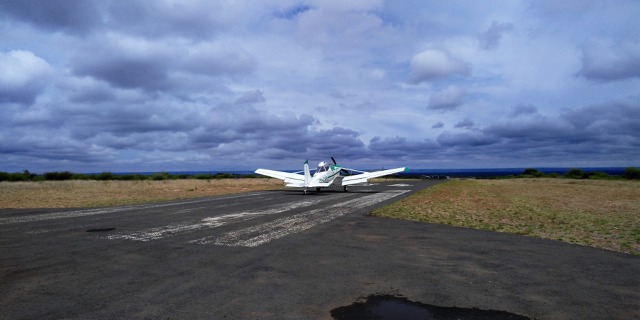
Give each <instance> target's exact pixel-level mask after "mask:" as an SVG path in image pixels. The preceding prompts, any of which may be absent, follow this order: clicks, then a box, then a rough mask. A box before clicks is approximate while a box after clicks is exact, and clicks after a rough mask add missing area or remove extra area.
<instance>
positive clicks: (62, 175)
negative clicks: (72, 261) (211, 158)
mask: <svg viewBox="0 0 640 320" xmlns="http://www.w3.org/2000/svg"><path fill="white" fill-rule="evenodd" d="M258 177H261V176H259V175H257V174H234V173H215V174H213V173H199V174H171V173H168V172H157V173H153V174H149V175H144V174H139V173H138V174H115V173H112V172H108V171H107V172H102V173H97V174H86V173H73V172H70V171H54V172H45V173H43V174H36V173H31V172H29V170H23V171H22V172H13V173H9V172H4V171H0V181H9V182H16V181H64V180H98V181H108V180H120V181H142V180H178V179H202V180H211V179H232V178H258ZM500 178H567V179H602V180H606V179H627V180H640V169H638V168H635V167H628V168H625V170H624V173H623V174H622V176H612V175H609V174H607V173H604V172H599V171H587V172H585V171H583V170H580V169H569V170H568V171H567V172H565V173H564V174H558V173H548V174H545V173H544V172H541V171H539V170H537V169H534V168H527V169H525V170H524V171H523V172H522V174H521V175H518V176H509V177H500Z"/></svg>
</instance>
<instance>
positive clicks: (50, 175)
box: [44, 171, 73, 181]
mask: <svg viewBox="0 0 640 320" xmlns="http://www.w3.org/2000/svg"><path fill="white" fill-rule="evenodd" d="M71 178H73V173H71V172H69V171H63V172H45V173H44V179H45V180H55V181H62V180H69V179H71Z"/></svg>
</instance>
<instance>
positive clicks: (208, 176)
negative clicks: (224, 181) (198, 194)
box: [196, 173, 213, 180]
mask: <svg viewBox="0 0 640 320" xmlns="http://www.w3.org/2000/svg"><path fill="white" fill-rule="evenodd" d="M196 179H202V180H208V179H213V175H211V174H210V173H200V174H197V175H196Z"/></svg>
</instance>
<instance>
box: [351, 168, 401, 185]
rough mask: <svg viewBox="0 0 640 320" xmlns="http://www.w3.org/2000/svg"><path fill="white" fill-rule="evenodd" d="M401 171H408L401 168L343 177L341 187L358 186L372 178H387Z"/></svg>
mask: <svg viewBox="0 0 640 320" xmlns="http://www.w3.org/2000/svg"><path fill="white" fill-rule="evenodd" d="M403 171H409V168H407V167H402V168H395V169H389V170H382V171H374V172H363V173H361V174H356V175H353V176H347V177H344V178H343V179H342V185H343V186H350V185H354V184H359V183H366V182H367V181H368V180H369V179H372V178H377V177H382V176H388V175H390V174H394V173H398V172H403Z"/></svg>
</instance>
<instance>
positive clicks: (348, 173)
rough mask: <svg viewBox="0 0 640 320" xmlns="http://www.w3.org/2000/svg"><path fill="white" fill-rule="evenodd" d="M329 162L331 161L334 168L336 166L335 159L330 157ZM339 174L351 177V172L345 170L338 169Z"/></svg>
mask: <svg viewBox="0 0 640 320" xmlns="http://www.w3.org/2000/svg"><path fill="white" fill-rule="evenodd" d="M331 161H333V164H335V165H336V166H337V165H338V163H337V162H336V159H334V158H333V157H331ZM340 172H343V173H344V175H345V176H350V175H351V172H349V171H348V170H345V169H340Z"/></svg>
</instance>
